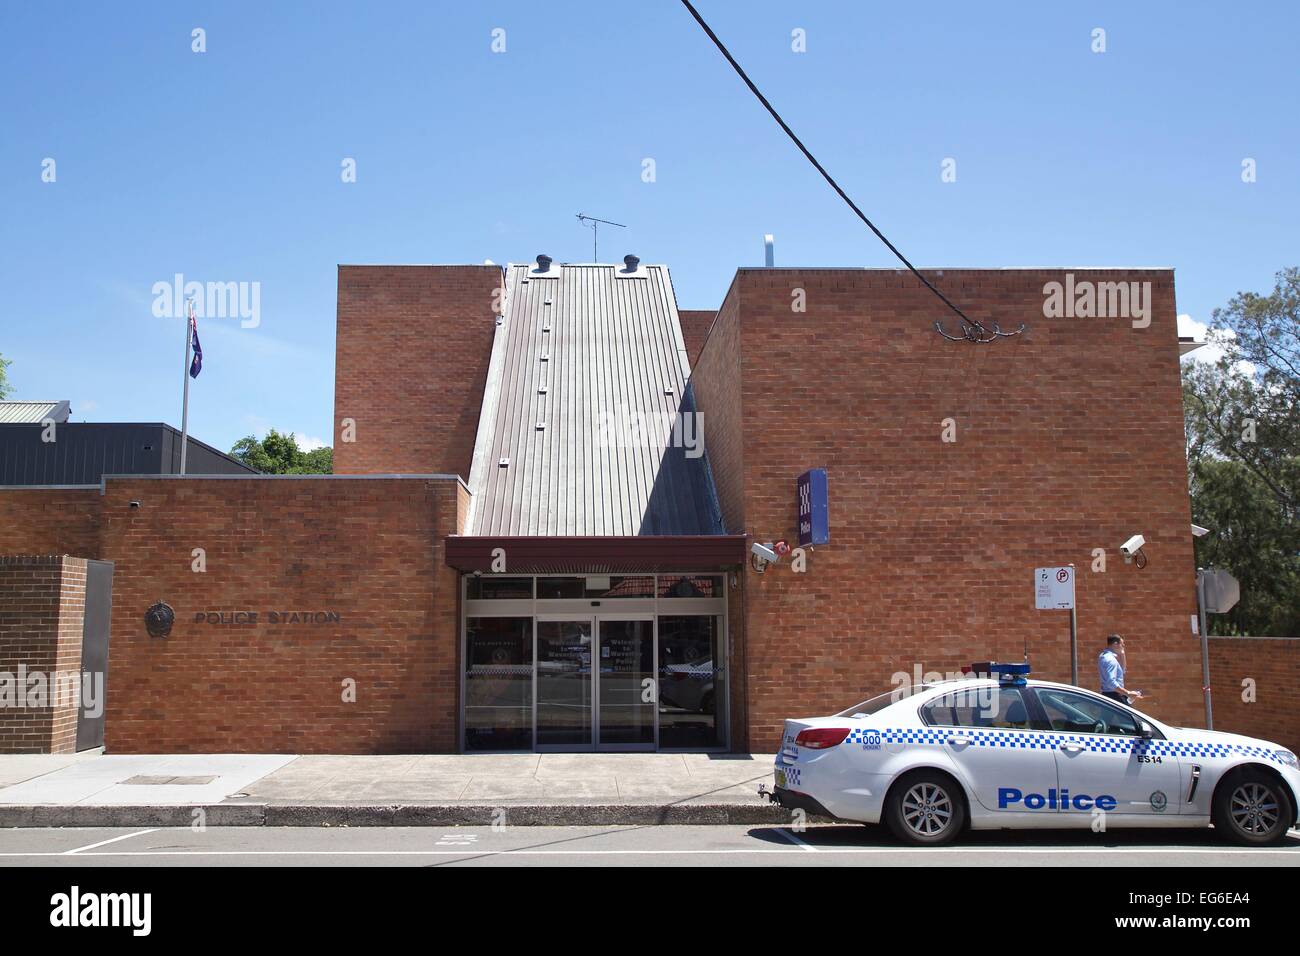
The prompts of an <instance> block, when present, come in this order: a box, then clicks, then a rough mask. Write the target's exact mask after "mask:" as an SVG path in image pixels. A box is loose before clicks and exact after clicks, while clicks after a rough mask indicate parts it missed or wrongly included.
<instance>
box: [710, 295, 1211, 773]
mask: <svg viewBox="0 0 1300 956" xmlns="http://www.w3.org/2000/svg"><path fill="white" fill-rule="evenodd" d="M1075 271H1076V275H1077V277H1079V278H1087V279H1091V280H1093V281H1098V282H1101V281H1110V280H1121V279H1122V280H1135V281H1149V282H1151V283H1152V286H1151V290H1152V297H1153V300H1154V309H1153V315H1152V320H1151V324H1150V326H1149V327H1148V328H1145V329H1135V328H1133V327H1132V325H1131V322H1130V321H1129V320H1128V319H1121V318H1110V319H1099V318H1087V319H1084V318H1080V319H1047V318H1044V316H1043V302H1044V295H1043V286H1044V284H1045V283H1046V282H1049V281H1063V280H1064V274H1063V273H1062V272H1058V271H1048V270H1044V271H1030V270H996V271H982V270H956V271H947V272H945V273H943V274H940V273H932V274H931V275H932V276H933V277H934V278H935V280H936V281H937V282H938V283H939V284H940V285H941V286H942V288H943V289H944V290H945V291H946V292H947V293H949V295H950V296H951V297H952V298H953V299H954V300H955V301H956V302H958V303H961V304H963V305H965V306H966V307H968V309H969V310H970V312H971V314H973V315H975V316H976V317H978V318H981V319H985V320H996V321H997V322H999V323H1001V325H1002V327H1003V328H1014V327H1015V326H1016V325H1017V324H1018V323H1019V322H1020V321H1024V322H1026V323H1027V324H1028V325H1029V331H1028V332H1026V333H1025V334H1024V335H1023V336H1021V337H1019V338H1016V339H1007V340H1003V341H1000V342H997V343H995V344H992V345H982V346H976V345H970V344H967V343H964V342H963V343H957V342H947V341H944V340H943V339H942V338H940V337H939V336H938V335H937V334H936V333H935V332H934V330H933V323H934V321H935V320H936V319H940V318H944V315H943V310H942V308H941V307H938V306H936V302H935V300H934V299H933V297H932V296H931V295H930V294H929V293H927V292H926V291H925V290H924V288H923V287H921V286H920V284H919V283H918V282H917V281H916V279H915V278H914V277H912V276H910V275H908V274H906V273H902V272H894V271H890V270H880V271H864V270H803V271H801V270H797V269H755V270H741V271H740V272H739V273H738V274H737V277H736V280H735V282H734V283H733V285H732V287H731V289H730V291H729V292H728V295H727V299H726V301H725V302H724V305H723V308H722V310H721V312H720V315H719V318H718V321H717V323H716V324H715V325H714V327H713V330H712V332H711V333H710V336H709V340H708V342H707V343H706V345H705V347H704V350H703V353H702V355H701V358H700V362H699V364H698V367H697V370H696V373H695V389H696V395H697V401H698V403H699V407H700V409H701V411H702V412H703V413H704V416H705V421H706V425H707V426H708V427H707V428H706V439H707V445H708V451H709V458H710V463H711V465H712V467H713V470H714V475H715V478H716V479H717V482H718V491H719V496H720V497H721V499H722V501H723V507H724V511H725V512H726V514H727V519H728V530H730V531H737V530H742V528H743V530H745V531H748V532H749V533H751V534H753V535H755V536H757V537H758V538H760V539H768V538H772V539H775V538H780V537H787V538H790V539H795V538H797V533H796V503H795V479H796V477H797V476H798V475H799V474H800V473H801V472H802V471H804V470H805V469H807V468H809V467H814V466H820V467H825V468H826V469H827V471H828V475H829V483H830V523H831V532H830V533H831V544H830V545H828V546H826V547H823V548H819V549H817V551H816V552H815V553H814V554H812V555H811V556H810V560H809V571H808V573H807V575H804V576H801V575H795V574H792V573H791V571H790V568H789V565H788V563H787V564H785V565H782V566H780V567H778V568H773V569H769V571H768V572H767V573H766V574H764V575H761V576H760V575H756V574H754V573H753V572H752V571H748V572H747V575H748V582H747V587H746V600H747V609H746V618H747V620H746V629H745V638H746V641H747V645H748V646H747V658H748V681H747V687H746V693H747V695H748V702H749V706H748V714H749V726H750V735H749V739H748V742H747V743H748V746H749V747H750V748H752V749H758V750H770V749H772V748H774V747H775V746H776V744H777V741H778V737H779V731H780V721H781V719H782V718H784V717H788V716H796V715H804V714H817V713H828V712H832V711H834V710H838V709H840V708H842V707H845V706H848V705H849V704H851V703H853V702H854V701H856V700H859V699H862V698H863V697H866V696H868V695H870V694H873V693H876V692H879V691H881V690H887V689H889V687H890V683H889V680H890V675H891V674H893V673H895V672H897V671H911V669H912V668H913V665H915V664H917V663H920V664H922V665H923V666H924V667H925V668H926V669H927V670H944V671H947V670H956V669H958V668H959V667H960V666H961V665H962V664H965V663H969V662H970V661H971V660H973V659H985V658H987V657H989V656H992V657H1000V658H1009V659H1013V660H1018V659H1019V658H1020V656H1021V654H1022V653H1023V648H1024V645H1025V642H1026V641H1027V642H1028V645H1029V649H1030V653H1031V657H1032V660H1033V663H1034V665H1035V669H1036V671H1037V673H1038V674H1039V676H1043V677H1048V678H1057V679H1067V680H1068V679H1069V674H1070V670H1069V656H1068V647H1069V630H1068V614H1067V613H1066V612H1045V611H1035V610H1034V609H1033V603H1032V592H1031V576H1032V569H1033V568H1034V567H1035V566H1038V565H1054V564H1066V563H1074V564H1075V565H1076V566H1077V567H1078V568H1079V574H1078V577H1079V584H1078V600H1079V612H1078V614H1079V645H1080V654H1079V662H1080V679H1081V682H1082V683H1084V684H1086V685H1091V684H1092V683H1094V681H1095V672H1094V668H1095V658H1096V654H1097V652H1098V650H1099V648H1100V645H1101V644H1102V642H1103V640H1104V638H1105V635H1106V634H1107V633H1109V632H1111V631H1119V632H1121V633H1123V634H1124V635H1125V636H1126V637H1127V638H1128V641H1129V645H1130V648H1131V650H1130V654H1129V659H1130V664H1131V673H1132V680H1133V682H1134V683H1135V684H1136V685H1137V686H1139V687H1142V688H1143V689H1144V690H1146V691H1148V692H1149V693H1150V694H1151V695H1152V701H1153V702H1152V703H1151V706H1150V710H1151V712H1152V713H1153V714H1154V715H1155V716H1157V717H1161V718H1163V719H1168V720H1172V721H1174V722H1190V723H1195V722H1196V719H1197V713H1198V708H1199V704H1200V677H1199V663H1198V653H1197V645H1196V642H1195V641H1194V640H1193V639H1192V637H1191V635H1190V623H1189V622H1190V617H1191V614H1192V613H1193V612H1194V610H1195V605H1194V592H1193V586H1194V578H1193V575H1194V571H1193V564H1192V549H1191V536H1190V531H1189V525H1190V510H1189V504H1188V497H1187V484H1186V465H1185V457H1184V440H1183V421H1182V409H1181V399H1180V379H1179V367H1178V345H1177V332H1176V316H1175V312H1176V310H1175V304H1174V288H1173V275H1172V273H1171V272H1169V271H1167V270H1150V271H1139V272H1123V273H1120V272H1107V271H1099V270H1075ZM794 289H803V290H804V293H805V295H806V303H807V311H806V312H804V313H796V312H793V311H792V310H791V302H792V291H793V290H794ZM947 324H948V326H949V327H950V328H951V327H952V322H951V321H948V323H947ZM719 336H721V337H722V338H721V341H718V342H715V340H716V339H719ZM733 353H738V354H739V356H740V357H739V369H737V368H736V365H735V363H734V362H733V361H732V360H730V359H728V358H726V356H727V355H730V354H733ZM737 375H739V386H738V389H739V393H740V400H739V407H740V408H741V409H743V418H742V419H740V420H739V421H738V422H737V421H736V417H735V413H734V408H735V403H733V401H732V398H731V392H732V389H733V388H736V387H737V386H735V385H734V384H733V381H734V379H735V377H736V376H737ZM946 418H952V419H954V421H955V424H956V429H957V431H956V435H957V441H956V442H953V443H944V442H942V441H941V440H940V439H941V429H942V427H943V426H942V424H941V423H942V422H943V420H944V419H946ZM739 436H743V441H742V446H743V447H742V448H741V449H740V450H739V451H737V449H736V448H735V442H736V440H737V438H738V437H739ZM738 489H740V491H739V492H738ZM738 495H739V497H740V499H741V500H740V501H737V497H738ZM737 518H739V519H740V520H741V521H742V522H743V525H742V526H740V527H738V526H737V525H736V524H735V521H736V519H737ZM1134 533H1141V534H1143V535H1145V537H1146V539H1147V542H1148V543H1147V546H1146V549H1145V550H1146V554H1147V556H1148V558H1149V563H1148V565H1147V567H1146V568H1145V569H1144V570H1138V569H1137V568H1136V567H1135V566H1132V565H1125V564H1124V563H1123V561H1122V559H1121V557H1120V555H1119V553H1118V545H1119V544H1120V543H1121V542H1122V541H1124V540H1125V539H1126V538H1128V537H1129V536H1130V535H1132V534H1134ZM1094 548H1103V549H1105V551H1106V557H1107V565H1106V571H1105V573H1093V572H1092V571H1091V570H1090V565H1091V563H1092V561H1093V549H1094Z"/></svg>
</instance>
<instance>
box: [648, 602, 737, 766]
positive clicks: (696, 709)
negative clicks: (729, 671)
mask: <svg viewBox="0 0 1300 956" xmlns="http://www.w3.org/2000/svg"><path fill="white" fill-rule="evenodd" d="M718 622H719V618H718V617H717V615H713V614H700V615H694V614H691V615H687V614H682V615H668V614H661V615H659V746H660V748H661V749H667V750H672V749H694V748H700V749H704V748H711V747H721V746H723V745H724V744H725V743H726V741H727V728H726V715H725V708H724V707H723V704H724V702H725V701H726V699H727V696H726V694H725V693H724V686H723V680H724V676H725V674H726V670H725V668H724V667H723V661H724V660H725V658H724V657H723V653H722V651H723V648H722V646H721V644H720V641H721V635H720V633H719V626H718Z"/></svg>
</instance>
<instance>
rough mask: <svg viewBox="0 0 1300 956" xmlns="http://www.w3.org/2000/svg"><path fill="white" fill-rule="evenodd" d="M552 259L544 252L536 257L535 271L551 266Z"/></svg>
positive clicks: (541, 270) (544, 269) (545, 269)
mask: <svg viewBox="0 0 1300 956" xmlns="http://www.w3.org/2000/svg"><path fill="white" fill-rule="evenodd" d="M553 261H554V260H553V259H552V258H551V257H550V256H548V255H547V254H546V253H542V254H541V255H540V256H538V257H537V271H538V272H545V271H547V270H548V269H550V268H551V263H552V262H553Z"/></svg>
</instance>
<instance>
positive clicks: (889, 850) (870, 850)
mask: <svg viewBox="0 0 1300 956" xmlns="http://www.w3.org/2000/svg"><path fill="white" fill-rule="evenodd" d="M130 835H131V836H135V835H136V834H130ZM122 839H124V838H122ZM108 842H111V841H108ZM82 849H85V848H84V847H83V848H82ZM790 852H792V851H791V850H787V849H770V848H757V847H755V848H736V849H729V850H529V849H520V850H486V849H484V850H108V851H106V852H103V853H87V854H85V856H89V857H137V856H182V857H205V856H708V855H714V856H729V855H740V854H764V853H767V854H789V853H790ZM817 852H819V853H848V854H853V853H860V854H910V853H929V854H931V855H936V856H942V855H944V854H948V853H996V854H999V855H1002V854H1008V853H1020V854H1025V855H1057V856H1059V855H1061V854H1066V853H1114V854H1117V855H1125V854H1146V855H1161V854H1166V855H1183V854H1186V855H1205V854H1210V855H1223V856H1232V855H1238V854H1255V855H1259V854H1267V853H1283V854H1288V853H1289V854H1293V855H1294V854H1296V853H1297V852H1300V851H1297V850H1272V849H1259V850H1255V849H1213V848H1209V847H1204V848H1202V847H1165V848H1159V847H1124V848H1121V847H1115V848H1112V847H1015V848H1013V847H945V848H942V849H938V848H922V849H907V848H895V847H818V848H817ZM67 855H68V853H67V852H66V851H65V852H57V851H56V852H41V851H36V852H29V853H22V852H17V853H15V852H4V853H0V858H9V857H15V858H29V857H52V856H67Z"/></svg>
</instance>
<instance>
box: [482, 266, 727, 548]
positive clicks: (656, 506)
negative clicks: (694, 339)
mask: <svg viewBox="0 0 1300 956" xmlns="http://www.w3.org/2000/svg"><path fill="white" fill-rule="evenodd" d="M549 271H550V272H551V273H554V276H555V277H554V278H540V277H539V276H538V274H537V271H536V269H535V268H534V269H532V270H530V268H529V267H528V266H511V267H509V268H507V269H506V270H505V283H506V298H505V310H504V315H503V317H502V318H501V320H500V321H499V323H498V325H497V329H496V339H495V341H494V343H493V353H492V361H491V367H490V369H489V372H488V382H487V388H486V390H485V394H484V399H483V412H482V418H481V420H480V423H479V433H478V439H477V444H476V446H475V451H474V465H473V470H472V472H471V475H470V490H471V491H472V492H473V494H474V500H473V509H474V510H473V515H472V519H471V523H470V530H469V533H470V534H475V535H637V534H657V535H663V534H721V533H722V532H723V526H722V519H721V514H720V511H719V509H718V506H717V496H716V494H715V492H714V489H713V482H712V478H711V476H710V474H709V470H708V463H707V458H706V457H704V456H703V455H699V456H697V457H692V456H691V455H692V454H694V452H692V451H690V450H689V449H688V448H687V447H685V446H686V445H687V444H690V443H691V440H692V439H693V440H694V442H695V443H697V447H698V448H699V449H700V450H702V449H703V435H702V434H701V433H700V430H699V429H698V428H696V427H695V424H696V423H695V422H694V421H693V420H692V421H690V423H689V426H688V427H687V428H685V429H683V428H682V425H681V424H680V422H681V420H682V419H681V415H682V414H683V413H685V414H690V413H692V412H693V409H694V406H693V403H692V400H691V397H690V395H689V394H688V393H687V390H686V383H687V380H688V378H689V372H690V369H689V363H688V360H687V357H686V349H685V345H684V343H683V341H682V333H681V325H680V322H679V321H678V317H677V302H676V299H675V297H674V295H673V289H672V280H671V278H670V277H669V275H668V269H667V268H666V267H664V266H656V265H645V264H642V265H641V266H640V267H639V268H638V269H637V270H636V272H635V273H633V274H628V273H627V272H626V270H625V269H624V267H622V266H618V267H616V266H613V265H559V264H555V265H552V266H551V267H550V270H549ZM619 273H622V275H620V274H619ZM674 424H676V426H677V429H678V433H679V438H678V440H677V441H676V442H674V441H673V440H672V432H671V429H672V428H673V426H674ZM682 436H684V437H685V439H686V440H682Z"/></svg>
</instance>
